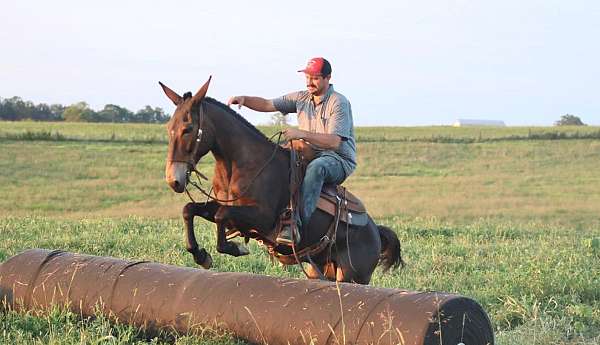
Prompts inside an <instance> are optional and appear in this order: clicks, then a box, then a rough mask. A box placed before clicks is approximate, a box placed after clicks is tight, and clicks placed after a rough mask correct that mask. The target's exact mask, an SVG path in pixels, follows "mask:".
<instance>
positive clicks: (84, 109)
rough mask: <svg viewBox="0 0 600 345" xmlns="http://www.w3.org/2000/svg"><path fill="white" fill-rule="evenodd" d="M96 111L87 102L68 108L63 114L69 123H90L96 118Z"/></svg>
mask: <svg viewBox="0 0 600 345" xmlns="http://www.w3.org/2000/svg"><path fill="white" fill-rule="evenodd" d="M94 115H95V113H94V111H93V110H92V109H91V108H90V107H89V105H88V104H87V103H86V102H79V103H75V104H72V105H70V106H68V107H67V108H66V109H65V111H64V112H63V118H64V119H65V121H69V122H88V121H92V120H93V118H94Z"/></svg>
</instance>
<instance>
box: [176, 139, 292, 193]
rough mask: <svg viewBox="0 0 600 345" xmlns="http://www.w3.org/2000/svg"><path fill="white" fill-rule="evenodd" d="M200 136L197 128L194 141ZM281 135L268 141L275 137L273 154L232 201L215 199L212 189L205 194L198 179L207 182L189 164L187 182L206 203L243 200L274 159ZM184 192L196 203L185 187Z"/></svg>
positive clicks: (195, 148) (204, 177)
mask: <svg viewBox="0 0 600 345" xmlns="http://www.w3.org/2000/svg"><path fill="white" fill-rule="evenodd" d="M201 135H202V128H200V127H199V128H198V139H197V140H196V142H199V141H200V136H201ZM281 135H283V131H279V132H277V133H275V134H273V135H272V136H271V137H270V138H269V140H271V141H272V139H273V138H274V137H275V136H277V142H276V143H275V142H274V144H275V147H274V148H273V153H272V154H271V157H269V159H268V160H267V161H266V162H265V164H263V166H262V167H261V168H260V169H259V170H258V172H257V173H256V175H255V176H254V177H253V178H252V180H250V183H248V185H246V188H244V190H243V191H242V192H241V193H240V194H239V195H238V196H237V197H235V198H233V199H219V198H217V197H214V196H212V195H211V194H212V188H211V189H210V191H209V192H206V191H205V190H204V188H202V186H201V181H200V177H202V178H203V179H205V180H207V178H206V176H204V175H203V174H202V173H200V172H199V171H198V170H197V169H196V168H195V167H194V166H193V165H191V164H190V169H189V170H188V173H187V175H188V182H189V183H190V184H191V185H192V186H194V187H196V189H198V190H199V191H200V193H202V194H204V196H206V198H207V200H206V202H208V201H209V200H212V201H217V202H233V201H236V200H239V199H241V198H243V197H244V196H245V195H246V193H247V192H248V190H250V187H251V186H252V184H253V183H254V181H256V179H257V178H258V177H259V176H260V174H261V173H262V172H263V171H264V170H265V168H266V167H267V166H268V165H269V164H270V163H271V162H272V161H273V159H274V158H275V154H276V153H277V150H278V149H279V144H280V143H281ZM197 147H198V145H196V146H195V147H194V155H193V157H195V155H196V150H197ZM192 173H194V174H196V178H197V179H198V183H196V182H195V181H193V180H192V179H191V178H190V177H191V175H192ZM185 192H186V194H187V196H188V197H189V198H190V200H192V202H194V203H195V202H196V201H194V199H192V196H191V194H190V192H189V191H188V189H187V186H186V187H185Z"/></svg>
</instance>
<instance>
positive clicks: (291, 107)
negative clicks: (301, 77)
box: [273, 92, 300, 114]
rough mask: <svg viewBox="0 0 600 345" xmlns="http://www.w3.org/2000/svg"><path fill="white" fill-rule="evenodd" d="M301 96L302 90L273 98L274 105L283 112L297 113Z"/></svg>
mask: <svg viewBox="0 0 600 345" xmlns="http://www.w3.org/2000/svg"><path fill="white" fill-rule="evenodd" d="M299 98H300V92H292V93H288V94H287V95H283V96H281V97H279V98H275V99H273V106H274V107H275V109H276V110H277V111H278V112H280V113H282V114H290V113H295V112H296V111H297V107H296V104H297V103H298V99H299Z"/></svg>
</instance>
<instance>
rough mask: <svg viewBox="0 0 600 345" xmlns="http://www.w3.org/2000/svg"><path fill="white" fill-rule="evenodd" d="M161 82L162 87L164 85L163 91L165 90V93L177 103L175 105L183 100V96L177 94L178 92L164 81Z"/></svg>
mask: <svg viewBox="0 0 600 345" xmlns="http://www.w3.org/2000/svg"><path fill="white" fill-rule="evenodd" d="M158 83H159V84H160V87H162V89H163V91H164V92H165V95H167V97H169V99H170V100H171V101H172V102H173V103H174V104H175V105H179V103H181V101H182V100H183V98H181V96H179V95H178V94H177V92H175V91H173V90H171V89H169V87H168V86H167V85H165V84H163V83H161V82H160V81H159V82H158Z"/></svg>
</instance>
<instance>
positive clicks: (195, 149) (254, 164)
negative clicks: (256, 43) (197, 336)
mask: <svg viewBox="0 0 600 345" xmlns="http://www.w3.org/2000/svg"><path fill="white" fill-rule="evenodd" d="M209 83H210V78H209V80H208V81H207V82H206V83H205V84H204V85H203V86H202V87H201V88H200V90H199V91H198V92H197V93H196V94H195V95H193V96H192V94H191V93H190V92H187V93H185V94H184V95H183V97H181V96H179V95H178V94H177V93H175V92H174V91H172V90H171V89H169V88H168V87H166V86H165V85H163V84H162V83H160V85H161V87H162V88H163V90H164V92H165V93H166V95H167V97H169V99H171V101H173V103H175V105H176V106H177V108H176V110H175V113H174V114H173V116H172V118H171V120H170V121H169V123H168V124H167V130H168V133H169V147H168V153H167V164H166V172H165V174H166V181H167V183H168V184H169V186H170V187H171V188H172V189H173V190H174V191H175V192H177V193H182V192H184V191H186V188H187V185H188V183H189V178H190V173H191V172H192V171H195V166H196V164H197V163H198V161H199V160H200V159H201V158H202V157H203V156H204V155H206V154H207V153H208V152H212V154H213V156H214V158H215V161H216V163H215V171H214V178H213V183H212V189H213V191H214V195H215V197H214V198H213V199H212V201H209V202H206V203H196V202H190V203H188V204H187V205H185V207H184V208H183V219H184V221H185V230H186V249H187V251H188V252H190V253H191V254H192V255H193V256H194V261H195V262H196V263H197V264H199V265H201V266H203V267H204V268H209V267H211V265H212V258H211V256H210V254H209V253H208V252H207V251H206V250H205V249H204V248H202V247H199V246H198V243H197V241H196V238H195V235H194V217H195V216H200V217H202V218H204V219H207V220H209V221H211V222H214V223H216V224H217V251H218V252H219V253H225V254H229V255H233V256H241V255H246V254H248V253H249V252H248V250H247V249H246V247H244V246H243V245H242V244H240V243H236V242H233V241H229V240H228V238H227V235H228V234H230V233H231V232H234V231H235V232H238V233H239V234H241V236H243V237H245V238H246V239H248V238H257V239H259V240H260V242H262V243H267V244H270V245H271V246H270V248H271V249H275V252H271V254H273V253H277V252H282V253H286V252H287V253H288V254H289V250H290V248H289V247H286V246H277V245H276V244H275V241H274V239H275V236H276V234H275V230H274V228H275V224H276V222H277V220H278V218H279V215H280V214H281V212H282V211H283V210H284V209H285V208H286V206H287V204H288V202H289V200H290V191H289V183H290V176H289V167H290V156H289V150H287V149H285V148H282V147H280V146H279V145H278V144H276V143H274V142H272V141H270V140H269V139H268V138H267V137H265V136H264V134H262V133H261V132H260V131H259V130H258V129H256V128H255V127H254V126H253V125H251V124H250V123H249V122H247V121H246V120H245V119H244V118H243V117H242V116H240V115H239V114H237V113H236V112H235V111H233V110H232V109H230V108H229V107H227V106H226V105H224V104H222V103H220V102H218V101H216V100H214V99H212V98H208V97H205V96H206V91H207V90H208V85H209ZM331 222H332V217H331V216H330V215H329V214H327V213H325V212H322V211H320V210H317V211H315V213H314V214H313V216H312V217H311V220H310V223H309V224H308V227H305V228H304V229H303V234H302V240H301V242H300V243H298V245H297V247H298V250H301V249H302V248H306V247H307V246H309V245H311V244H314V243H317V242H318V241H319V240H321V239H322V238H323V237H324V236H325V234H326V232H327V229H328V227H329V225H330V223H331ZM337 232H338V233H337V236H335V243H334V244H333V245H332V246H329V247H328V248H326V249H324V250H322V251H321V252H320V253H316V254H314V256H313V257H310V256H308V257H302V258H300V261H304V262H310V263H311V265H309V266H308V267H309V268H308V269H307V270H306V271H305V272H306V273H307V276H308V277H309V278H327V279H331V280H337V281H345V282H356V283H361V284H368V283H369V281H370V280H371V275H372V273H373V271H374V270H375V267H376V266H377V265H378V263H380V262H381V265H382V266H383V268H384V270H387V269H389V268H390V267H397V266H398V265H400V264H403V262H402V257H401V255H400V242H399V240H398V237H397V236H396V234H395V233H394V232H393V231H391V230H390V229H388V228H386V227H383V226H377V225H376V224H375V223H374V222H373V220H372V219H371V218H370V217H369V218H368V222H367V224H366V225H365V226H361V227H358V226H355V225H351V226H345V225H344V226H340V227H339V229H338V231H337Z"/></svg>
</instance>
